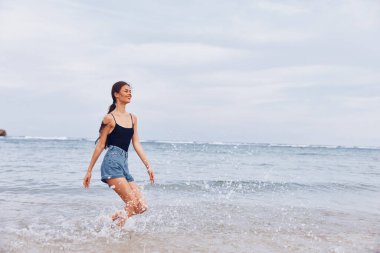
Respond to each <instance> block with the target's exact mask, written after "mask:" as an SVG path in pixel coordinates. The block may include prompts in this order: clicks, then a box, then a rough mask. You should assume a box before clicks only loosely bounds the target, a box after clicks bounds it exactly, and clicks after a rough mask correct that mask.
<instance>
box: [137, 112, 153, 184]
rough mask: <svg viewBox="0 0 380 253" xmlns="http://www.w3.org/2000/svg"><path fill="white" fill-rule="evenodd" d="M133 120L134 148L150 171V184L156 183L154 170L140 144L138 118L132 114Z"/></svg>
mask: <svg viewBox="0 0 380 253" xmlns="http://www.w3.org/2000/svg"><path fill="white" fill-rule="evenodd" d="M132 118H133V136H132V145H133V148H134V149H135V151H136V153H137V155H138V156H139V157H140V159H141V161H142V162H143V163H144V165H145V167H146V169H147V170H148V174H149V179H150V182H151V183H154V173H153V169H152V167H151V166H150V164H149V161H148V158H147V157H146V155H145V153H144V149H143V147H142V145H141V143H140V138H139V134H138V131H137V117H136V116H135V115H134V114H132Z"/></svg>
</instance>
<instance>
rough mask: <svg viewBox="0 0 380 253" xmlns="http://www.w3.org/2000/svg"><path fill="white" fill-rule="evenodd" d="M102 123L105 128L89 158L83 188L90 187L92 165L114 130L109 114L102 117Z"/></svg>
mask: <svg viewBox="0 0 380 253" xmlns="http://www.w3.org/2000/svg"><path fill="white" fill-rule="evenodd" d="M103 123H104V124H105V126H104V128H103V129H102V131H101V133H100V137H99V140H98V143H97V144H96V147H95V150H94V152H93V154H92V157H91V161H90V164H89V165H88V168H87V172H86V175H85V177H84V179H83V186H84V187H85V188H88V187H89V186H90V180H91V172H92V169H93V168H94V165H95V163H96V161H97V160H98V158H99V156H100V154H101V153H102V152H103V150H104V147H105V145H106V140H107V136H108V134H109V133H110V132H111V131H112V129H113V128H114V125H113V120H112V118H111V116H110V115H109V114H107V115H106V116H105V117H104V119H103Z"/></svg>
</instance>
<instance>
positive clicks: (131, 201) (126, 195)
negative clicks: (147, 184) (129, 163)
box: [107, 177, 138, 220]
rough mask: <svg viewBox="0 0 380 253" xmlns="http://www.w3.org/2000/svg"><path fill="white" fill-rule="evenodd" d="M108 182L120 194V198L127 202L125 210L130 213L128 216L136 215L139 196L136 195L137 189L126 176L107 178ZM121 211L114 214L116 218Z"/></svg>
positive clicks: (113, 217)
mask: <svg viewBox="0 0 380 253" xmlns="http://www.w3.org/2000/svg"><path fill="white" fill-rule="evenodd" d="M107 184H108V185H109V186H110V187H111V188H112V189H113V190H114V191H115V192H116V193H117V194H118V195H119V196H120V198H121V199H122V200H123V201H124V203H125V204H126V206H125V208H124V209H125V211H126V212H127V213H128V218H129V217H131V216H133V215H135V214H136V213H137V212H136V211H135V209H136V207H137V205H138V198H137V197H136V195H135V191H134V190H133V189H132V188H131V186H130V184H129V183H128V182H127V180H126V179H125V178H124V177H121V178H111V179H108V180H107ZM119 216H120V213H116V214H114V215H113V216H112V219H113V220H115V219H117V218H119Z"/></svg>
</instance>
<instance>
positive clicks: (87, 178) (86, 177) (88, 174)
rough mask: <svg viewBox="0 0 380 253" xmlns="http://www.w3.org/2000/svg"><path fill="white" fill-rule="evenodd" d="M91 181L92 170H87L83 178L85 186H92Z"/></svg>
mask: <svg viewBox="0 0 380 253" xmlns="http://www.w3.org/2000/svg"><path fill="white" fill-rule="evenodd" d="M90 181H91V172H89V171H87V173H86V175H85V176H84V178H83V186H84V188H88V187H90Z"/></svg>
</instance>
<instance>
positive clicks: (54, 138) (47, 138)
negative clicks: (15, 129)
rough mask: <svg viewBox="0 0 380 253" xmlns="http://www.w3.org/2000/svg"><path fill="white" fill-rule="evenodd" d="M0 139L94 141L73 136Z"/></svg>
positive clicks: (9, 137)
mask: <svg viewBox="0 0 380 253" xmlns="http://www.w3.org/2000/svg"><path fill="white" fill-rule="evenodd" d="M0 138H1V139H7V140H41V141H95V139H92V138H75V137H67V136H28V135H26V136H5V137H4V136H2V137H0Z"/></svg>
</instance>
